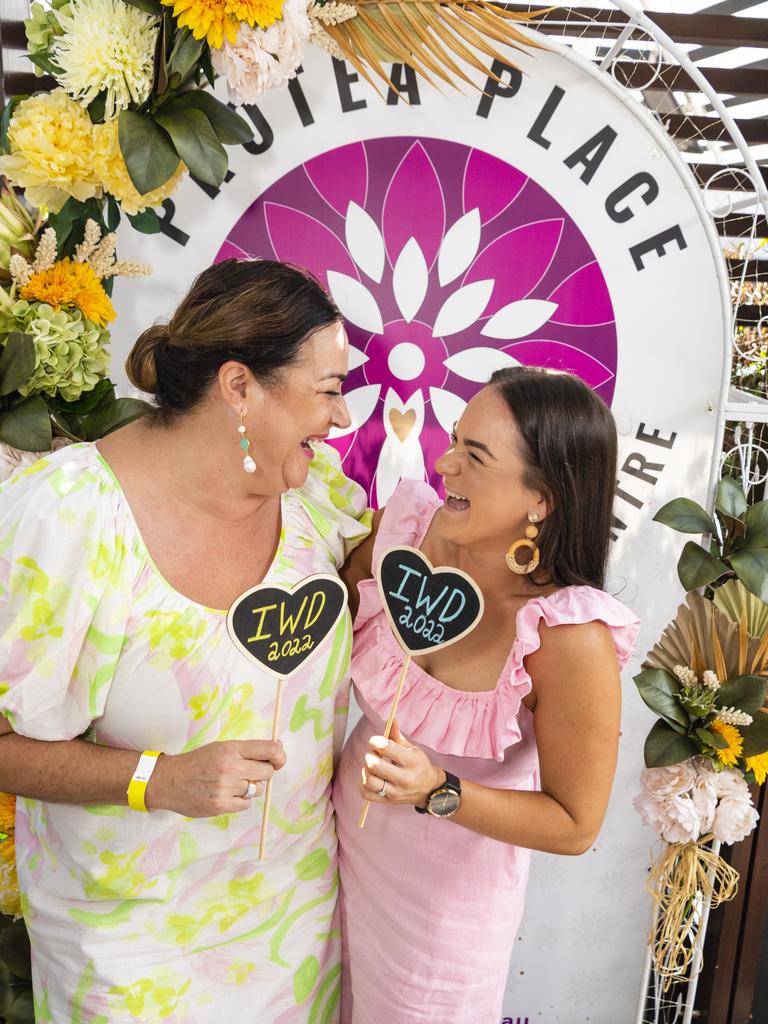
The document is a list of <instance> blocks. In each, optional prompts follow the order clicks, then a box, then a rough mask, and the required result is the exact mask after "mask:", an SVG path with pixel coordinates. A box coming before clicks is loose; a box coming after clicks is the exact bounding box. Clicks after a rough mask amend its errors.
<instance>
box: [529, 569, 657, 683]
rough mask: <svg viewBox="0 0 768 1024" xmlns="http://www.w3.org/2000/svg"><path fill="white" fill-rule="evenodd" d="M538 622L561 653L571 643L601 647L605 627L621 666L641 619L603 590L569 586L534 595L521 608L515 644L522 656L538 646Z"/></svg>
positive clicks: (540, 640) (550, 643) (627, 654)
mask: <svg viewBox="0 0 768 1024" xmlns="http://www.w3.org/2000/svg"><path fill="white" fill-rule="evenodd" d="M541 625H544V626H545V627H549V630H551V635H549V630H548V636H547V643H548V645H549V646H550V647H554V646H557V648H558V650H559V651H560V653H565V652H567V649H568V648H569V647H570V646H572V645H573V644H574V643H578V644H579V645H580V646H583V645H585V644H595V645H597V646H600V644H601V643H602V642H603V641H604V637H605V631H606V629H607V631H608V633H609V634H610V637H611V639H612V641H613V645H614V647H615V649H616V655H617V657H618V659H619V664H620V666H621V667H622V668H623V667H624V665H625V664H626V662H627V661H628V660H629V657H630V655H631V653H632V648H633V646H634V642H635V638H636V636H637V632H638V629H639V625H640V620H639V619H638V617H637V616H636V615H635V613H634V612H633V611H632V610H631V609H630V608H627V606H626V605H624V604H622V603H621V601H619V600H617V599H616V598H615V597H613V596H612V595H611V594H607V593H606V592H605V591H604V590H598V589H597V588H596V587H589V586H569V587H562V588H560V589H559V590H555V591H553V592H552V593H550V594H546V595H542V596H541V597H534V598H532V599H531V600H530V601H529V602H528V603H527V604H526V605H524V606H523V608H522V609H521V610H520V613H519V615H518V622H517V640H516V643H517V644H518V646H519V647H521V648H522V650H523V656H525V655H527V654H532V653H534V652H535V651H537V650H538V649H539V647H540V646H541V644H542V635H541V632H540V629H539V627H540V626H541ZM557 626H573V627H578V628H577V629H574V630H569V631H567V632H566V631H563V630H557V629H554V627H557ZM561 648H562V650H560V649H561Z"/></svg>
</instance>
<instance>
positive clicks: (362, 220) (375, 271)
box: [344, 203, 386, 284]
mask: <svg viewBox="0 0 768 1024" xmlns="http://www.w3.org/2000/svg"><path fill="white" fill-rule="evenodd" d="M344 237H345V239H346V242H347V249H349V255H350V256H351V257H352V259H353V260H354V261H355V263H356V264H357V265H358V267H360V269H361V270H362V271H363V273H364V274H367V275H368V277H370V278H371V279H372V280H373V281H375V282H376V283H377V284H378V283H379V282H380V281H381V275H382V274H383V273H384V262H385V259H386V254H385V252H384V239H383V238H382V237H381V231H379V226H378V224H377V223H376V221H375V220H374V219H373V217H371V215H370V214H369V213H366V211H365V210H364V209H363V208H362V206H358V205H357V203H350V204H349V206H348V207H347V216H346V219H345V221H344Z"/></svg>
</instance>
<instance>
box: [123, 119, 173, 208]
mask: <svg viewBox="0 0 768 1024" xmlns="http://www.w3.org/2000/svg"><path fill="white" fill-rule="evenodd" d="M117 129H118V138H119V140H120V152H121V153H122V154H123V159H124V160H125V166H126V167H127V169H128V174H129V176H130V179H131V181H132V182H133V185H134V188H135V189H136V191H137V192H138V193H139V194H140V195H146V194H147V192H152V191H153V190H154V189H156V188H160V186H161V185H164V184H165V183H166V181H168V179H169V178H170V177H171V175H172V174H173V173H174V171H175V170H176V168H177V167H178V166H179V155H178V153H177V152H176V150H175V149H174V148H173V145H172V144H171V140H170V139H169V137H168V134H167V133H166V132H165V131H163V129H162V128H161V127H160V126H159V125H157V124H155V122H154V121H153V120H152V118H151V117H149V115H147V114H139V113H137V112H136V111H135V110H123V111H121V112H120V120H119V122H118V126H117Z"/></svg>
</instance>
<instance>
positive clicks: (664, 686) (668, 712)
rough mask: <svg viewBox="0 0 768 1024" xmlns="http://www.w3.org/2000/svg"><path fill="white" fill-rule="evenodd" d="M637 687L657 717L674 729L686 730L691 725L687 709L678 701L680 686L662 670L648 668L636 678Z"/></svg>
mask: <svg viewBox="0 0 768 1024" xmlns="http://www.w3.org/2000/svg"><path fill="white" fill-rule="evenodd" d="M635 686H636V687H637V689H638V692H639V694H640V696H641V697H642V698H643V700H644V701H645V703H646V704H647V705H648V707H649V708H650V709H651V711H655V712H656V714H657V715H661V717H662V718H663V719H664V720H665V721H666V722H668V723H669V724H670V725H672V726H673V727H674V725H675V724H677V725H679V726H682V728H683V730H686V729H687V728H688V726H689V724H690V722H689V718H688V715H687V714H686V713H685V709H684V708H683V707H682V705H681V704H680V701H679V700H678V699H677V695H678V693H679V692H680V684H679V683H678V681H677V679H675V678H674V677H673V676H671V675H670V674H669V673H668V672H665V671H664V670H663V669H660V668H647V669H645V671H643V672H640V674H639V675H636V676H635Z"/></svg>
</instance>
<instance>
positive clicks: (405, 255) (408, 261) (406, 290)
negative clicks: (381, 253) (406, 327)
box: [392, 238, 429, 323]
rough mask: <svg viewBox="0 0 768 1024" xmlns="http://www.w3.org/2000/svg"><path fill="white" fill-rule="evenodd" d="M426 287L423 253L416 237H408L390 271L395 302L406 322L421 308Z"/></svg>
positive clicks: (426, 273)
mask: <svg viewBox="0 0 768 1024" xmlns="http://www.w3.org/2000/svg"><path fill="white" fill-rule="evenodd" d="M428 287H429V270H428V268H427V261H426V260H425V259H424V253H423V252H422V251H421V249H420V248H419V243H418V242H417V241H416V239H415V238H409V239H408V241H407V242H406V243H405V245H404V246H403V250H402V252H401V253H400V255H399V256H398V257H397V263H395V267H394V270H393V271H392V289H393V291H394V293H395V302H397V306H398V309H399V310H400V312H401V313H402V314H403V320H405V321H406V323H410V322H411V320H413V318H414V317H415V316H416V314H417V313H418V312H419V310H420V309H421V304H422V302H423V301H424V299H425V298H426V295H427V288H428Z"/></svg>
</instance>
